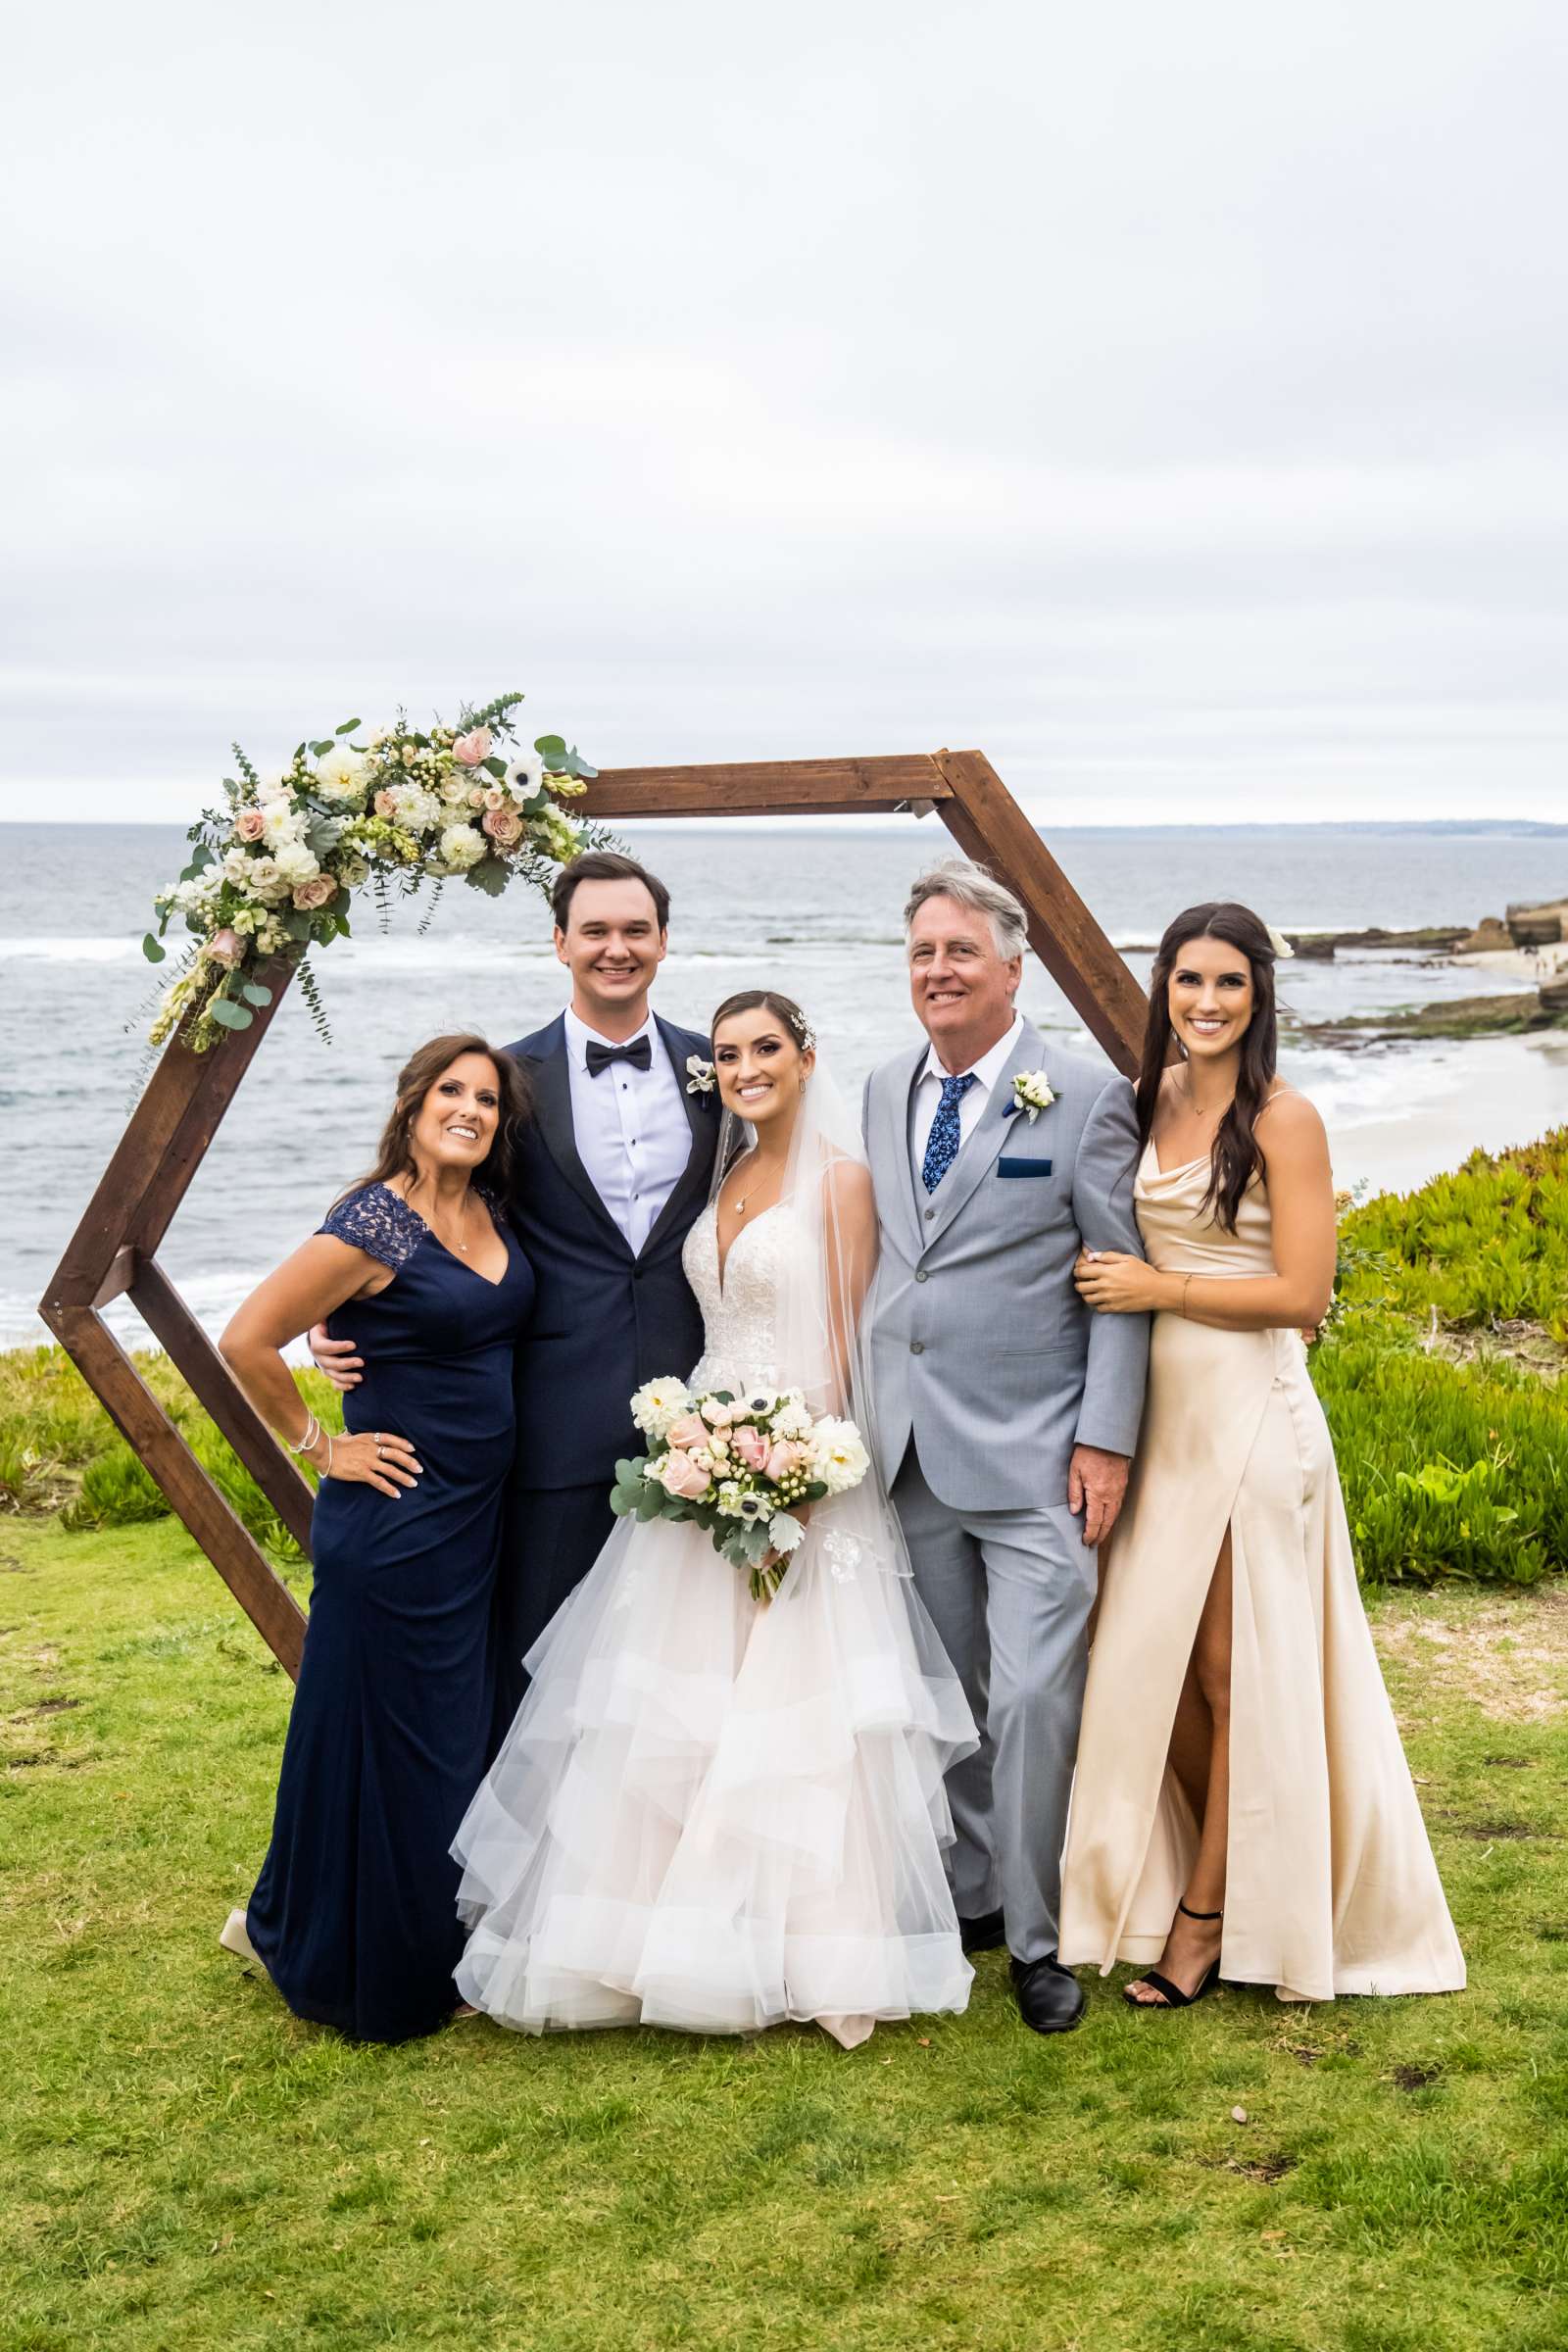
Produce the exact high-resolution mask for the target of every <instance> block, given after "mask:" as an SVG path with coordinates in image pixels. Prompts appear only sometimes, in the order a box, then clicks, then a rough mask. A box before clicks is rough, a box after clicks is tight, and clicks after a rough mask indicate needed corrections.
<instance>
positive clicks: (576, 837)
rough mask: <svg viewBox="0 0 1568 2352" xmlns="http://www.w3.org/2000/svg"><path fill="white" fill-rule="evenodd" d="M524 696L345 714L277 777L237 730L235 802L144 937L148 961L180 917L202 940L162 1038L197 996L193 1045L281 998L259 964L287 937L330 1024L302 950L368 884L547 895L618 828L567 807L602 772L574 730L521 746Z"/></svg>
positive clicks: (340, 933) (330, 933) (210, 823)
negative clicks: (444, 718) (255, 758)
mask: <svg viewBox="0 0 1568 2352" xmlns="http://www.w3.org/2000/svg"><path fill="white" fill-rule="evenodd" d="M521 701H522V697H521V695H520V694H504V695H501V696H499V697H498V698H497V699H496V701H495V702H493V703H489V704H487V705H486V706H485V708H484V709H483V710H482V711H472V710H465V711H463V713H462V715H461V717H460V718H459V720H458V723H457V725H456V726H450V727H448V726H439V725H436V726H431V727H429V728H428V729H426V730H424V731H422V732H421V731H420V730H419V729H417V728H414V727H411V726H410V725H408V723H407V722H406V721H405V720H404V719H402V718H401V717H400V718H399V719H398V721H397V723H396V725H395V726H390V727H381V728H377V729H374V730H373V731H371V732H369V733H368V734H365V735H364V737H363V740H356V738H359V737H361V734H362V730H361V726H360V721H359V720H358V719H357V718H350V719H346V720H345V721H344V722H343V724H342V725H341V726H340V727H338V728H337V729H336V730H335V731H334V733H333V734H331V735H329V736H327V737H325V738H324V739H322V740H321V741H319V742H315V743H311V742H307V743H302V744H301V745H300V746H299V748H298V750H297V751H296V752H295V754H294V757H293V759H292V760H290V761H289V763H288V765H287V767H285V768H284V769H283V770H282V772H281V774H279V775H275V776H261V775H259V774H258V773H257V771H256V769H255V768H254V767H253V766H252V765H251V763H250V761H249V760H247V759H246V757H245V755H244V753H243V752H242V751H241V750H240V748H239V746H238V744H235V746H234V758H235V761H236V763H237V765H238V768H239V773H238V775H237V776H228V777H225V778H224V780H223V805H222V806H221V808H214V809H207V810H206V811H205V812H204V813H203V815H202V816H201V817H199V818H198V820H197V822H196V823H195V824H194V825H192V827H191V829H190V832H189V834H188V836H187V838H188V839H189V840H190V841H191V842H192V843H193V844H194V845H195V847H194V851H193V854H192V857H191V860H190V863H189V864H188V865H187V866H186V868H185V870H184V872H183V873H182V874H181V875H180V877H179V880H178V881H177V882H176V883H174V884H172V887H171V888H170V889H168V890H166V891H163V892H161V893H160V894H159V896H158V898H157V900H156V902H155V905H156V907H157V911H158V930H157V933H156V936H155V935H154V933H152V932H151V931H149V932H148V934H147V936H146V938H145V939H144V940H143V941H142V952H143V954H144V955H145V956H147V959H148V961H149V962H151V963H162V962H163V960H164V957H165V955H166V953H167V951H166V949H165V948H164V947H163V945H162V944H161V943H162V941H163V938H164V935H165V933H166V932H167V930H168V928H169V925H170V923H171V922H172V921H173V920H175V919H176V918H178V919H180V920H182V921H183V923H184V927H185V929H186V931H187V932H188V933H189V934H190V935H191V938H192V940H193V942H194V945H193V946H192V947H191V948H190V949H189V950H188V951H187V953H186V956H185V959H184V961H183V963H182V965H181V967H180V970H179V972H178V973H177V975H176V976H175V978H174V980H173V982H172V985H171V987H170V988H169V989H168V990H167V991H166V992H165V995H164V999H163V1002H162V1004H161V1005H160V1007H159V1011H158V1017H157V1020H156V1022H155V1023H154V1026H153V1031H152V1042H153V1044H154V1045H162V1044H163V1042H164V1040H165V1038H166V1037H168V1036H169V1034H170V1032H171V1031H172V1029H173V1028H174V1026H175V1024H176V1023H177V1022H178V1021H179V1020H180V1019H181V1018H182V1017H183V1016H184V1015H185V1014H186V1013H188V1012H191V1011H195V1013H196V1015H197V1018H196V1020H195V1022H194V1024H193V1027H192V1030H191V1037H190V1042H191V1044H192V1045H193V1047H194V1048H195V1050H196V1052H197V1053H204V1052H205V1051H206V1050H207V1049H208V1048H209V1047H210V1046H213V1045H216V1044H217V1043H218V1042H219V1040H220V1039H221V1038H222V1036H223V1035H224V1033H225V1032H226V1031H230V1030H234V1029H248V1028H249V1027H250V1026H251V1023H252V1022H253V1021H254V1020H255V1018H256V1013H255V1009H254V1008H255V1007H256V1006H258V1005H269V1004H270V1003H271V992H270V990H269V989H267V988H265V987H264V986H262V984H261V983H260V982H259V981H258V980H257V979H256V977H255V971H254V967H255V965H256V964H258V963H260V962H263V961H265V960H266V959H267V958H268V957H269V956H279V955H284V954H287V953H289V952H291V951H292V952H293V953H295V954H296V955H297V956H299V957H300V965H299V972H300V985H301V987H302V989H303V991H304V994H305V998H306V1001H307V1003H308V1004H309V1005H310V1007H311V1011H312V1013H313V1015H314V1016H315V1019H316V1024H317V1027H318V1028H319V1029H320V1030H321V1031H322V1033H323V1035H324V1034H325V1025H324V1022H323V1020H322V1018H321V1012H320V1003H319V997H318V995H317V990H316V985H315V980H314V977H313V975H312V973H311V970H310V965H309V963H308V961H307V960H306V958H307V956H308V954H309V951H310V949H311V947H312V946H318V947H325V946H327V945H328V944H329V943H330V942H331V941H332V940H334V939H346V938H347V937H348V934H349V915H348V907H349V900H350V898H351V896H352V894H353V893H354V892H355V891H357V890H359V889H362V888H363V887H364V886H365V885H366V884H367V883H371V884H373V887H374V892H375V896H376V900H377V903H378V905H379V907H380V908H381V911H382V912H383V914H384V913H385V912H386V910H387V907H388V902H389V895H390V893H391V892H392V891H394V890H395V891H397V892H398V893H399V894H400V895H407V894H409V893H411V892H414V891H417V890H418V889H420V888H421V887H422V886H423V885H424V884H425V883H433V884H434V885H435V886H436V888H437V889H439V888H440V886H441V884H442V883H443V882H445V881H448V880H459V879H461V880H462V881H464V882H466V883H468V884H469V885H470V886H471V887H472V888H473V889H475V890H482V891H483V892H485V893H486V895H487V896H489V897H492V898H493V897H495V896H496V895H497V894H498V893H499V892H500V891H502V890H504V889H505V888H506V886H507V884H508V882H509V881H511V880H512V879H513V878H514V877H515V876H516V875H521V876H522V878H523V879H524V880H525V881H528V882H532V883H534V884H536V885H537V886H538V888H539V889H541V890H543V891H544V892H545V893H546V894H548V893H549V890H550V887H551V884H552V882H553V880H554V878H555V874H556V870H557V868H558V867H559V866H561V865H564V863H565V862H566V861H567V860H568V859H569V858H574V857H575V856H576V855H577V853H578V851H579V850H583V849H587V848H590V847H593V846H596V844H598V843H600V842H602V841H604V840H605V839H606V838H607V836H605V835H604V834H602V833H600V832H599V831H598V830H597V828H593V827H585V826H582V825H580V824H577V823H574V822H573V821H572V820H571V819H570V818H569V817H568V816H567V815H566V813H565V811H564V809H563V808H562V807H561V803H562V802H564V801H568V800H573V799H575V798H576V797H577V796H578V795H579V794H581V793H583V792H585V791H586V790H587V785H586V783H585V781H584V779H585V778H587V777H589V776H592V775H594V774H595V773H596V772H597V771H596V770H595V769H594V768H592V767H590V766H589V765H588V763H587V762H586V760H583V759H582V758H581V756H580V754H579V753H578V751H577V749H576V747H575V745H573V746H572V747H571V749H570V750H568V749H567V747H566V743H565V739H564V737H563V736H560V735H541V736H540V737H539V738H538V740H537V741H536V742H535V743H534V745H533V748H532V749H531V750H524V749H522V748H521V747H520V746H515V734H516V730H515V725H514V723H513V713H514V712H515V710H516V707H517V705H518V704H519V703H520V702H521ZM509 745H512V746H514V747H515V748H513V749H512V750H511V751H510V753H509V751H508V750H507V748H505V747H507V746H509Z"/></svg>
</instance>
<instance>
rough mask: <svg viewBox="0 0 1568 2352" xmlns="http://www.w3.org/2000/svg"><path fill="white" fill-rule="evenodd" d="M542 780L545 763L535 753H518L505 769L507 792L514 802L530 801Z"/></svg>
mask: <svg viewBox="0 0 1568 2352" xmlns="http://www.w3.org/2000/svg"><path fill="white" fill-rule="evenodd" d="M544 780H545V763H544V761H543V760H541V759H540V757H539V755H538V753H537V752H519V753H518V754H517V757H516V758H515V760H513V762H512V764H511V766H510V767H509V768H508V769H507V774H506V785H507V790H508V791H509V792H510V793H511V795H512V797H513V799H514V800H515V801H531V800H532V799H533V796H534V794H535V793H536V792H537V791H538V790H539V787H540V785H541V784H542V783H543V782H544Z"/></svg>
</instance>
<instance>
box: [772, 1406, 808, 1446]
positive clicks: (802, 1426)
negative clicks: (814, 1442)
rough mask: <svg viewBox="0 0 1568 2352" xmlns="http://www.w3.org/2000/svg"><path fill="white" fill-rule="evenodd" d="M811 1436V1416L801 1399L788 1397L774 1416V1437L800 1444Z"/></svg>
mask: <svg viewBox="0 0 1568 2352" xmlns="http://www.w3.org/2000/svg"><path fill="white" fill-rule="evenodd" d="M810 1434H811V1416H810V1414H809V1412H808V1411H807V1409H806V1406H805V1405H804V1404H803V1403H802V1402H801V1400H800V1398H799V1397H786V1398H785V1399H784V1400H783V1401H782V1402H781V1403H780V1405H779V1408H778V1410H777V1411H776V1412H775V1413H774V1415H773V1435H774V1437H775V1438H787V1439H788V1440H789V1441H790V1443H791V1444H792V1445H793V1444H798V1443H799V1441H800V1440H801V1439H803V1438H809V1436H810Z"/></svg>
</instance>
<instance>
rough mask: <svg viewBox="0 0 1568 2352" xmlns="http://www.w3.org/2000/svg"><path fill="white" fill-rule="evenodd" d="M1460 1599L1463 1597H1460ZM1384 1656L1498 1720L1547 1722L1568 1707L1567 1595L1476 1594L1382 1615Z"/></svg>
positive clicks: (1377, 1629)
mask: <svg viewBox="0 0 1568 2352" xmlns="http://www.w3.org/2000/svg"><path fill="white" fill-rule="evenodd" d="M1456 1597H1457V1596H1456ZM1372 1622H1373V1632H1374V1634H1375V1636H1376V1639H1377V1644H1378V1648H1379V1649H1380V1650H1381V1651H1382V1653H1383V1655H1384V1657H1385V1658H1388V1659H1389V1660H1391V1661H1393V1662H1396V1663H1397V1664H1398V1665H1401V1666H1405V1667H1408V1668H1409V1669H1410V1670H1411V1671H1412V1672H1413V1673H1414V1674H1415V1675H1416V1677H1417V1678H1418V1680H1419V1681H1420V1682H1421V1683H1422V1684H1423V1685H1424V1686H1425V1687H1426V1688H1428V1689H1432V1690H1435V1691H1451V1692H1453V1693H1454V1694H1455V1695H1457V1696H1459V1697H1463V1698H1468V1699H1470V1700H1471V1701H1472V1702H1473V1703H1474V1704H1475V1705H1476V1706H1478V1707H1479V1708H1480V1709H1481V1711H1482V1713H1483V1714H1484V1715H1489V1716H1491V1717H1492V1718H1493V1720H1494V1721H1495V1722H1497V1723H1544V1722H1546V1721H1548V1720H1549V1719H1550V1718H1551V1717H1553V1716H1556V1715H1560V1714H1562V1713H1563V1711H1564V1710H1565V1709H1568V1592H1564V1591H1562V1590H1561V1589H1559V1588H1557V1587H1552V1588H1550V1589H1547V1590H1545V1591H1539V1592H1535V1593H1497V1594H1492V1593H1489V1594H1486V1595H1485V1596H1482V1595H1479V1594H1477V1595H1475V1596H1470V1595H1466V1596H1464V1598H1463V1599H1462V1600H1461V1601H1460V1602H1459V1605H1457V1606H1454V1605H1452V1604H1447V1605H1446V1602H1445V1600H1443V1599H1438V1600H1436V1601H1435V1603H1434V1604H1430V1605H1422V1606H1420V1607H1416V1608H1411V1609H1410V1611H1409V1613H1408V1614H1406V1613H1405V1612H1404V1611H1403V1610H1402V1609H1398V1608H1397V1604H1396V1605H1395V1606H1394V1607H1390V1608H1388V1609H1381V1610H1379V1611H1378V1612H1377V1613H1376V1614H1375V1616H1374V1618H1373V1621H1372Z"/></svg>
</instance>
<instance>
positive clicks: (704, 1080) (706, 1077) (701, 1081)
mask: <svg viewBox="0 0 1568 2352" xmlns="http://www.w3.org/2000/svg"><path fill="white" fill-rule="evenodd" d="M713 1086H714V1077H713V1065H712V1063H711V1061H705V1060H704V1059H703V1057H702V1055H701V1054H687V1056H686V1092H687V1093H688V1094H689V1095H711V1093H712V1091H713Z"/></svg>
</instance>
